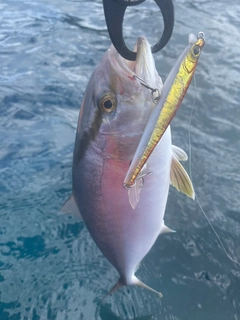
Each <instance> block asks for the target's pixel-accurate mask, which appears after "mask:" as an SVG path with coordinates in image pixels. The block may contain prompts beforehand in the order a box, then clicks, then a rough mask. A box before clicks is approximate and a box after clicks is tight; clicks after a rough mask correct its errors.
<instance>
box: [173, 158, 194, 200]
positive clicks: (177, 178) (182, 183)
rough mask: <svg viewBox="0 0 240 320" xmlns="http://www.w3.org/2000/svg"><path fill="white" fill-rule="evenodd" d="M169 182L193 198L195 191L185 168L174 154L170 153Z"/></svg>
mask: <svg viewBox="0 0 240 320" xmlns="http://www.w3.org/2000/svg"><path fill="white" fill-rule="evenodd" d="M170 183H171V184H172V185H173V186H174V187H175V188H176V189H177V190H178V191H181V192H182V193H184V194H186V195H187V196H188V197H190V198H192V199H195V192H194V188H193V185H192V182H191V179H190V178H189V175H188V174H187V172H186V170H185V169H184V168H183V166H182V165H181V163H180V162H179V161H178V159H177V158H176V156H175V155H174V154H173V155H172V165H171V171H170Z"/></svg>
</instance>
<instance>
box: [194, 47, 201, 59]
mask: <svg viewBox="0 0 240 320" xmlns="http://www.w3.org/2000/svg"><path fill="white" fill-rule="evenodd" d="M200 51H201V49H200V47H199V46H195V47H194V48H193V54H194V56H195V57H197V56H199V54H200Z"/></svg>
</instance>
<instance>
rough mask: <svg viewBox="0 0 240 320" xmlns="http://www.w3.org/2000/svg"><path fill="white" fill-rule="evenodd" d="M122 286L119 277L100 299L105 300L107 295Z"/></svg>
mask: <svg viewBox="0 0 240 320" xmlns="http://www.w3.org/2000/svg"><path fill="white" fill-rule="evenodd" d="M123 286H124V284H123V283H122V282H121V279H120V278H119V279H118V281H117V282H116V283H115V284H114V286H113V287H112V288H111V290H110V291H109V292H108V293H107V294H106V295H105V296H104V297H103V299H102V301H103V300H105V299H106V298H107V297H108V296H110V294H112V293H113V292H114V291H116V290H118V289H119V288H121V287H123Z"/></svg>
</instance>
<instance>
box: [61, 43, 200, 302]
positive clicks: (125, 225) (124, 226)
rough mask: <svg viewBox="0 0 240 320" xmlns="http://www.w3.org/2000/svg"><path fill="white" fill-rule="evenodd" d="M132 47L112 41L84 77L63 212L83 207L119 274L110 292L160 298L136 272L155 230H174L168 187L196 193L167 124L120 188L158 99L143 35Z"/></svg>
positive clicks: (158, 89) (97, 240)
mask: <svg viewBox="0 0 240 320" xmlns="http://www.w3.org/2000/svg"><path fill="white" fill-rule="evenodd" d="M135 51H136V52H137V59H136V61H135V62H132V61H131V62H130V61H127V60H125V59H124V58H122V57H121V56H120V55H119V54H118V53H117V51H116V50H115V48H114V47H113V46H111V47H110V49H108V50H107V52H106V54H105V55H104V57H103V59H102V61H101V62H100V64H99V65H98V66H97V67H96V69H95V70H94V72H93V74H92V76H91V78H90V81H89V84H88V86H87V89H86V93H85V96H84V99H83V102H82V105H81V109H80V114H79V120H78V127H77V133H76V140H75V148H74V154H73V167H72V179H73V183H72V196H71V197H70V198H69V199H68V200H67V202H66V203H65V204H64V206H63V208H62V209H61V211H62V212H69V213H77V214H80V212H81V216H82V218H83V220H84V222H85V224H86V227H87V229H88V230H89V232H90V234H91V236H92V238H93V240H94V241H95V243H96V244H97V246H98V247H99V249H100V250H101V251H102V253H103V254H104V256H105V257H106V258H107V259H108V260H109V261H110V262H111V263H112V265H113V266H114V267H115V268H116V269H117V271H118V272H119V275H120V278H119V280H118V281H117V283H116V284H115V285H114V286H113V288H112V289H111V290H110V293H111V292H113V291H114V290H116V289H117V288H119V287H121V286H127V285H139V286H142V287H145V288H147V289H149V290H151V291H154V292H156V293H157V294H158V295H159V296H162V294H161V293H160V292H157V291H155V290H154V289H152V288H150V287H148V286H147V285H145V284H144V283H142V282H141V281H140V280H139V279H138V278H137V277H136V276H135V275H134V273H135V271H136V268H137V267H138V265H139V263H140V262H141V260H142V259H143V257H144V256H145V255H146V254H147V253H148V251H149V250H150V249H151V247H152V246H153V244H154V242H155V241H156V239H157V237H158V236H159V234H161V233H165V232H171V231H172V230H170V229H169V228H168V227H166V226H165V224H164V213H165V207H166V202H167V197H168V192H169V185H170V184H171V183H172V184H173V185H174V186H176V187H177V189H178V190H180V191H182V192H185V188H184V186H185V185H186V184H188V185H190V186H191V188H192V189H191V190H192V192H191V194H192V195H193V194H194V191H193V187H192V184H191V181H190V178H189V176H188V175H187V173H186V171H185V170H184V168H183V167H182V165H181V164H180V162H179V160H187V155H186V153H185V152H184V151H183V150H181V149H180V148H178V147H176V146H172V142H171V130H170V126H169V127H168V128H167V130H166V132H165V133H164V135H163V137H162V139H161V140H160V142H159V143H158V145H157V147H156V148H155V149H154V151H153V153H152V154H151V156H150V157H149V159H148V161H147V163H146V165H145V166H144V167H143V169H142V171H141V172H140V174H139V176H138V178H137V180H136V183H135V185H134V186H133V187H132V188H129V189H124V188H123V181H124V178H125V176H126V173H127V171H128V168H129V165H130V163H131V160H132V159H133V156H134V153H135V151H136V149H137V146H138V143H139V141H140V138H141V136H142V133H143V130H144V128H145V126H146V123H147V121H148V119H149V116H150V114H151V112H152V110H153V108H154V106H155V104H156V101H155V100H154V99H153V94H154V93H156V92H159V94H160V93H161V88H162V81H161V78H160V77H159V75H158V73H157V71H156V68H155V63H154V59H153V56H152V53H151V48H150V45H149V43H148V41H147V40H146V39H145V38H144V37H140V38H138V40H137V43H136V46H135ZM151 88H153V89H154V90H153V89H151ZM150 173H152V174H150ZM188 189H189V188H188Z"/></svg>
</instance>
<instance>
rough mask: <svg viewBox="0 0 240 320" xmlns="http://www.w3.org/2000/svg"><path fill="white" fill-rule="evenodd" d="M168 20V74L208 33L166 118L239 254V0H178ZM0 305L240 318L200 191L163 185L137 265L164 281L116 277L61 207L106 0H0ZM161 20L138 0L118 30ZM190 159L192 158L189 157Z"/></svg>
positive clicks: (34, 316)
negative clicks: (177, 104)
mask: <svg viewBox="0 0 240 320" xmlns="http://www.w3.org/2000/svg"><path fill="white" fill-rule="evenodd" d="M174 4H175V12H176V24H175V29H174V33H173V36H172V39H171V41H170V42H169V44H168V45H167V47H166V48H165V49H164V50H163V51H162V52H159V53H158V54H156V55H155V59H156V65H157V69H158V71H159V74H160V75H161V76H162V78H163V79H165V78H166V76H167V74H168V72H169V71H170V69H171V67H172V65H173V64H174V62H175V60H176V58H177V57H178V55H179V54H180V53H181V52H182V50H183V49H184V48H185V46H186V45H187V42H188V34H189V33H190V32H193V33H195V34H197V33H198V32H199V31H204V32H205V36H206V45H205V47H204V51H203V53H202V56H201V58H200V63H199V65H198V68H197V72H196V87H194V85H191V88H190V89H189V91H188V93H187V96H186V98H185V99H184V102H183V104H182V106H181V108H180V110H179V112H178V114H177V116H176V118H175V119H174V121H173V124H172V134H173V143H174V144H176V145H178V146H179V147H181V148H183V149H184V150H186V151H187V152H189V123H190V114H191V110H192V108H193V114H192V124H191V129H190V131H191V137H190V138H191V150H192V161H191V168H192V177H193V183H194V186H195V190H196V194H197V196H198V199H199V201H200V203H201V205H202V206H203V208H204V210H205V211H206V213H207V215H208V217H209V219H210V221H211V222H212V224H213V225H214V227H215V228H216V230H217V232H218V234H219V236H220V237H221V239H222V241H223V243H224V245H225V246H226V248H227V250H228V252H229V254H230V255H231V256H232V257H233V258H234V259H237V260H238V261H240V247H239V237H240V212H239V211H240V210H239V207H240V200H239V195H240V170H239V168H240V154H239V150H240V140H239V137H240V120H239V119H240V111H239V88H240V72H239V71H240V67H239V66H240V45H239V41H238V38H239V30H240V6H239V5H238V4H237V2H236V1H217V0H215V1H184V0H177V1H175V2H174ZM0 13H1V15H0V17H1V24H0V57H1V62H0V137H1V147H0V219H1V220H0V221H1V227H0V319H1V320H10V319H11V320H13V319H14V320H18V319H19V320H20V319H21V320H30V319H31V320H46V319H49V320H55V319H56V320H65V319H66V320H75V319H86V320H92V319H96V320H115V319H118V320H122V319H135V320H137V319H138V320H147V319H156V320H160V319H161V320H187V319H189V320H193V319H194V320H202V319H204V320H210V319H211V320H212V319H218V320H226V319H227V320H230V319H233V320H239V319H240V267H239V266H237V265H235V264H234V263H232V262H231V261H230V260H229V259H228V258H227V257H226V254H225V253H224V252H223V250H222V248H221V246H220V244H219V242H218V241H217V239H216V237H215V236H214V234H213V232H212V230H211V228H210V226H209V224H208V223H207V221H206V219H205V218H204V217H203V215H202V213H201V210H200V208H199V206H198V204H197V203H196V202H193V201H192V200H191V199H188V198H186V196H184V195H183V194H180V193H178V192H177V191H176V190H175V189H173V188H171V190H170V195H169V200H168V205H167V210H166V218H165V220H166V224H167V225H168V226H169V227H171V228H172V229H174V230H176V231H177V233H176V234H174V235H164V236H162V237H160V238H159V239H158V240H157V241H156V244H155V245H154V247H153V248H152V250H151V251H150V253H149V254H148V255H147V256H146V257H145V259H144V260H143V262H142V264H141V267H140V268H139V270H138V272H137V275H138V276H139V278H140V279H141V280H142V281H144V282H145V283H147V284H148V285H150V286H152V287H154V288H155V289H157V290H159V291H161V292H163V294H164V298H163V299H161V300H159V298H158V297H157V296H156V295H154V294H152V293H150V292H147V291H146V290H142V289H141V288H137V287H136V288H135V287H131V288H124V289H121V290H119V291H118V292H116V293H115V294H113V295H112V296H111V297H109V298H108V299H107V300H106V301H105V302H104V303H103V304H102V303H101V298H102V297H103V296H104V295H105V294H106V292H107V291H108V290H109V288H110V287H111V286H112V285H113V283H115V281H116V279H117V272H116V271H115V270H114V268H113V267H112V266H111V265H110V263H109V262H108V261H107V260H106V259H105V258H104V257H103V256H102V254H101V252H100V251H99V250H98V248H97V247H96V245H95V244H94V242H93V241H92V239H91V237H90V235H89V234H88V232H87V230H86V228H85V226H84V224H83V222H81V221H79V219H78V218H77V217H73V216H63V215H59V214H57V212H58V209H59V208H60V207H61V205H62V203H63V202H64V201H65V200H66V199H67V197H68V196H69V195H70V193H71V161H72V151H73V144H74V136H75V128H76V124H77V118H78V112H79V106H80V103H81V100H82V98H83V94H84V91H85V88H86V85H87V83H88V80H89V77H90V75H91V72H92V71H93V69H94V67H95V66H96V65H97V64H98V63H99V61H100V60H101V58H102V56H103V54H104V52H105V51H106V49H107V48H108V47H109V45H110V42H109V37H108V33H107V29H106V26H105V21H104V16H103V11H102V3H101V1H100V0H98V1H96V0H95V1H91V0H88V1H87V0H85V1H80V0H79V1H67V0H58V1H57V0H52V1H49V0H48V1H47V0H31V1H30V0H28V1H27V0H21V1H19V0H15V1H12V0H11V1H10V0H2V1H1V3H0ZM161 28H162V22H161V20H160V19H159V13H158V10H157V7H156V5H155V4H154V3H153V2H151V1H146V2H145V3H143V4H142V5H140V6H138V7H134V8H131V9H128V10H127V15H126V19H125V29H124V31H125V37H126V41H127V43H128V44H129V46H133V45H134V42H135V40H136V38H137V37H138V36H139V35H145V36H146V37H147V38H148V40H149V42H150V43H155V42H156V41H157V40H158V38H159V36H160V33H161ZM186 168H187V170H189V167H188V164H186Z"/></svg>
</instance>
